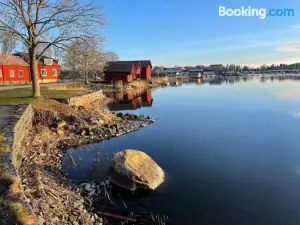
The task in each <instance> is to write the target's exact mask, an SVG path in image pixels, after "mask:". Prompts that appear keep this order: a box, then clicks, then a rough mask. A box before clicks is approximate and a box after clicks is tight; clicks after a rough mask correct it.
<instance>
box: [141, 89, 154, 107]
mask: <svg viewBox="0 0 300 225" xmlns="http://www.w3.org/2000/svg"><path fill="white" fill-rule="evenodd" d="M142 99H143V107H151V106H152V102H153V98H152V92H151V89H148V90H147V91H145V92H143V93H142Z"/></svg>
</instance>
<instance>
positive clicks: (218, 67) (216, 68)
mask: <svg viewBox="0 0 300 225" xmlns="http://www.w3.org/2000/svg"><path fill="white" fill-rule="evenodd" d="M208 69H209V70H213V71H223V70H224V67H223V65H222V64H212V65H210V66H209V67H208Z"/></svg>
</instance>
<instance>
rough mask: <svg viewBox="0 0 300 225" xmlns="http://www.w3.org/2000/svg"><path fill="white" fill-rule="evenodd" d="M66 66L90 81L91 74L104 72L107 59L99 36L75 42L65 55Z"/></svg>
mask: <svg viewBox="0 0 300 225" xmlns="http://www.w3.org/2000/svg"><path fill="white" fill-rule="evenodd" d="M64 59H65V62H64V65H65V67H67V68H69V69H70V70H72V71H74V72H76V74H80V75H82V76H83V77H84V79H85V82H86V83H89V75H95V74H96V73H97V72H102V70H103V67H104V64H105V61H104V56H103V54H102V53H101V50H100V47H99V40H98V39H97V38H88V39H84V40H78V41H76V42H74V43H73V44H72V45H71V46H70V47H69V48H68V50H67V53H66V55H65V56H64Z"/></svg>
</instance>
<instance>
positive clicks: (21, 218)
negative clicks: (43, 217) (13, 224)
mask: <svg viewBox="0 0 300 225" xmlns="http://www.w3.org/2000/svg"><path fill="white" fill-rule="evenodd" d="M9 208H10V210H11V211H12V212H13V213H14V215H15V216H16V219H17V221H18V222H19V223H20V224H22V225H34V224H35V219H34V217H33V216H32V215H31V214H29V213H28V211H27V210H26V209H25V208H24V206H23V205H22V204H21V203H19V202H12V203H9Z"/></svg>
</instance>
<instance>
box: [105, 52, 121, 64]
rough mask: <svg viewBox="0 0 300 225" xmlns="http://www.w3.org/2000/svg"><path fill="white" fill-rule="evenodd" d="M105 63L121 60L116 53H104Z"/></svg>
mask: <svg viewBox="0 0 300 225" xmlns="http://www.w3.org/2000/svg"><path fill="white" fill-rule="evenodd" d="M104 57H105V61H106V62H112V61H118V60H120V58H119V56H118V55H117V54H116V53H115V52H106V53H104Z"/></svg>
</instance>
